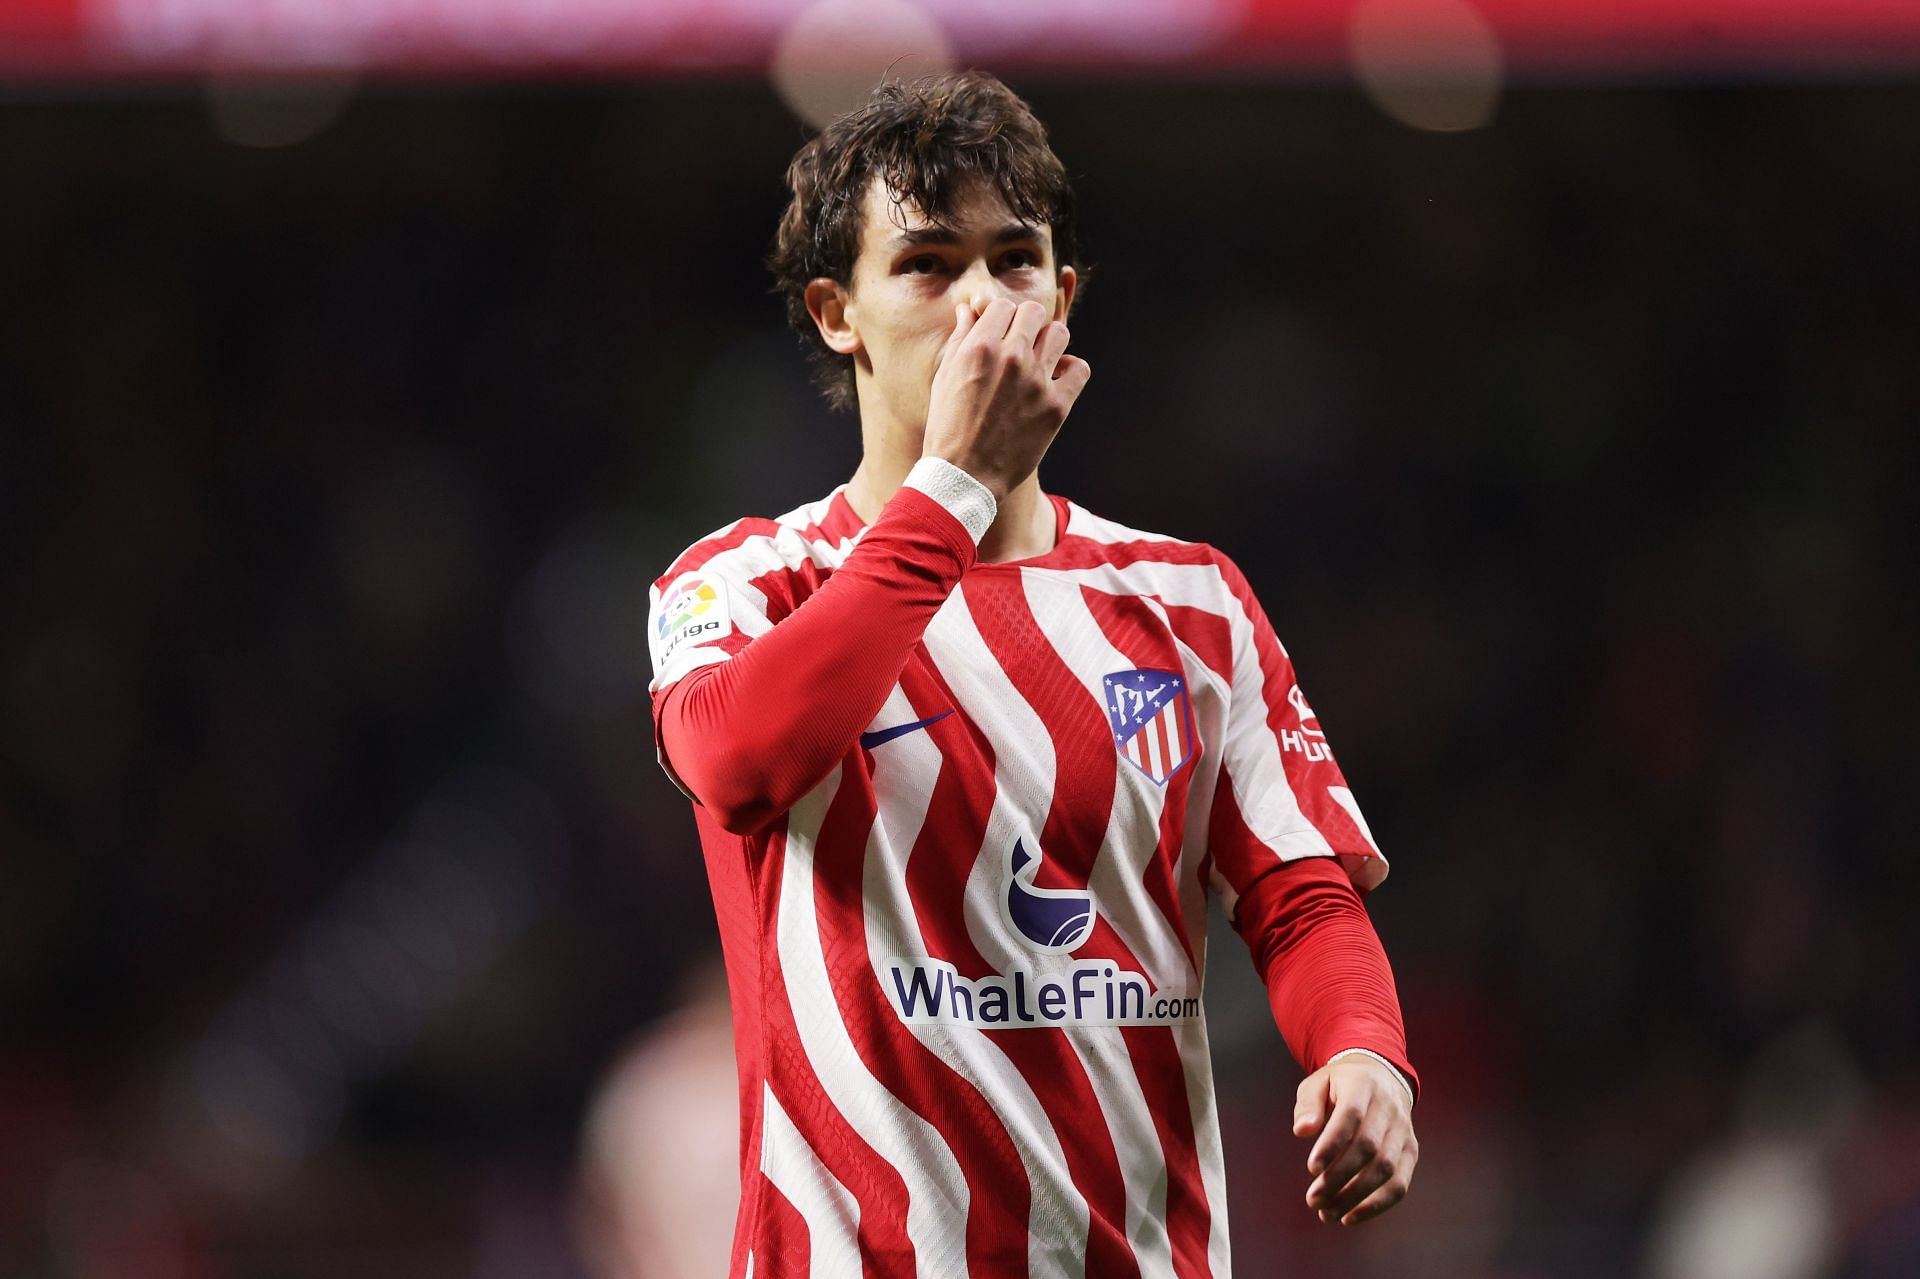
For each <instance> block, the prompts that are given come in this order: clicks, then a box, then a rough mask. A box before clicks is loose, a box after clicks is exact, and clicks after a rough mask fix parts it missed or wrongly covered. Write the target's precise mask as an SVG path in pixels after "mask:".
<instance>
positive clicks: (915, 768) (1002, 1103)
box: [862, 686, 1090, 1279]
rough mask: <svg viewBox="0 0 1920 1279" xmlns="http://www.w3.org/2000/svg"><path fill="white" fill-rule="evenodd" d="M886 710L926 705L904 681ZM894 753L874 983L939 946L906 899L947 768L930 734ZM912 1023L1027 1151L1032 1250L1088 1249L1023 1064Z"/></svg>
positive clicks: (871, 942) (873, 882)
mask: <svg viewBox="0 0 1920 1279" xmlns="http://www.w3.org/2000/svg"><path fill="white" fill-rule="evenodd" d="M886 716H887V722H888V723H892V724H906V723H911V722H912V721H913V720H915V719H918V718H919V712H918V711H916V710H915V709H914V707H913V704H912V703H911V702H909V701H908V700H907V696H906V694H905V693H903V692H901V691H900V689H899V688H898V687H897V686H896V687H895V688H894V690H893V693H892V694H891V696H889V697H888V699H887V710H886ZM887 755H888V758H887V767H888V770H889V791H890V793H893V792H894V779H895V778H897V779H898V790H897V793H898V794H899V795H900V796H901V802H900V804H899V806H898V808H897V809H896V810H895V811H896V812H897V813H898V814H899V816H900V817H901V820H900V822H899V825H898V827H897V828H896V827H895V826H893V825H891V824H889V823H888V822H886V821H885V820H882V821H879V822H875V823H874V827H873V831H872V833H871V834H870V835H869V836H868V842H867V863H866V875H865V883H864V884H863V885H862V891H863V893H864V896H865V899H866V911H867V958H868V961H869V962H870V963H871V964H872V965H873V971H874V980H875V981H883V977H882V974H883V973H884V972H885V970H886V964H887V962H888V961H889V960H891V959H894V958H897V957H899V956H902V955H926V954H930V953H931V952H930V951H928V949H927V943H926V938H925V937H924V935H923V934H922V933H921V932H920V926H919V917H918V916H917V915H916V914H915V913H914V909H913V904H912V902H911V901H910V900H908V899H907V897H906V882H907V862H908V860H909V858H910V857H911V856H912V853H913V845H914V841H915V840H917V839H918V838H919V837H920V827H921V825H922V824H923V823H924V822H925V821H926V816H927V804H928V802H929V801H930V800H931V799H932V796H933V788H934V784H935V782H936V781H937V780H938V778H939V774H940V768H941V752H940V747H939V745H938V743H937V742H936V741H935V739H934V736H933V734H931V733H909V734H907V735H906V736H905V737H901V738H898V739H896V740H895V741H892V742H889V743H888V744H887ZM892 815H893V813H889V814H888V815H887V816H892ZM896 897H897V900H896ZM880 902H887V903H888V906H887V910H888V911H890V912H891V917H888V916H887V915H886V914H883V913H882V911H881V910H880V909H879V908H878V905H877V904H878V903H880ZM896 927H897V928H898V929H899V932H898V933H897V934H896V933H895V931H894V929H895V928H896ZM906 1028H907V1030H909V1031H910V1032H912V1034H913V1036H914V1038H916V1039H918V1040H919V1041H920V1042H921V1043H922V1044H924V1045H925V1046H926V1047H927V1049H928V1050H929V1051H931V1052H932V1053H934V1055H936V1056H938V1057H939V1058H940V1060H942V1061H944V1062H945V1063H946V1064H947V1065H948V1066H950V1067H951V1068H952V1069H953V1071H954V1073H956V1074H958V1075H959V1076H960V1077H961V1078H962V1079H965V1080H966V1081H967V1082H968V1083H970V1084H972V1085H973V1086H974V1087H975V1088H976V1089H978V1090H979V1092H980V1094H981V1096H983V1097H988V1098H991V1099H992V1104H993V1108H994V1110H995V1111H997V1112H998V1113H999V1116H1000V1121H1001V1124H1002V1125H1003V1126H1004V1127H1005V1129H1006V1131H1007V1136H1008V1139H1009V1140H1010V1141H1011V1142H1012V1143H1013V1148H1014V1151H1015V1153H1017V1154H1018V1155H1019V1156H1020V1164H1021V1167H1023V1168H1024V1169H1025V1170H1026V1174H1027V1184H1028V1185H1029V1186H1030V1187H1032V1188H1033V1193H1032V1197H1031V1198H1030V1199H1029V1201H1028V1208H1027V1238H1028V1241H1029V1244H1028V1246H1029V1250H1031V1248H1032V1245H1033V1243H1034V1242H1035V1241H1040V1240H1046V1241H1050V1242H1054V1243H1058V1244H1061V1245H1066V1246H1070V1248H1071V1250H1072V1252H1074V1253H1076V1254H1078V1255H1081V1256H1084V1255H1085V1253H1086V1246H1087V1243H1086V1241H1087V1231H1088V1229H1089V1226H1090V1222H1089V1215H1088V1211H1087V1202H1086V1200H1085V1199H1084V1198H1082V1197H1081V1196H1080V1194H1079V1192H1078V1191H1077V1190H1076V1189H1075V1188H1074V1184H1073V1176H1072V1174H1071V1172H1070V1171H1069V1170H1068V1167H1067V1155H1066V1151H1064V1150H1062V1149H1061V1148H1060V1138H1059V1137H1058V1135H1057V1134H1055V1132H1054V1130H1053V1123H1052V1121H1051V1120H1049V1119H1048V1118H1047V1112H1046V1110H1045V1108H1044V1107H1042V1106H1041V1104H1040V1098H1039V1097H1038V1096H1037V1095H1036V1094H1035V1093H1034V1091H1033V1088H1032V1086H1031V1085H1030V1084H1028V1083H1027V1079H1026V1076H1025V1075H1022V1074H1021V1073H1020V1068H1019V1067H1018V1066H1016V1065H1014V1063H1013V1061H1012V1059H1011V1058H1009V1057H1008V1056H1007V1055H1006V1053H1005V1051H1004V1050H1002V1049H1001V1047H1000V1046H999V1045H998V1044H996V1043H994V1042H993V1040H991V1039H989V1038H988V1037H987V1036H985V1035H980V1034H963V1035H956V1034H953V1033H952V1032H951V1031H949V1030H948V1029H946V1028H945V1027H940V1026H926V1025H916V1024H910V1023H909V1024H907V1027H906ZM1047 1187H1052V1188H1055V1189H1056V1190H1058V1191H1059V1193H1058V1194H1057V1195H1056V1196H1053V1197H1049V1196H1048V1195H1047V1194H1045V1193H1043V1191H1044V1189H1045V1188H1047ZM1032 1273H1033V1274H1035V1275H1049V1274H1050V1273H1059V1274H1060V1275H1061V1279H1066V1276H1067V1273H1068V1272H1064V1271H1062V1272H1048V1271H1044V1270H1041V1269H1037V1268H1035V1269H1033V1270H1032ZM1077 1273H1084V1270H1083V1271H1080V1272H1077ZM982 1279H985V1277H984V1276H983V1277H982Z"/></svg>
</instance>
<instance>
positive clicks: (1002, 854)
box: [652, 489, 1387, 1279]
mask: <svg viewBox="0 0 1920 1279" xmlns="http://www.w3.org/2000/svg"><path fill="white" fill-rule="evenodd" d="M1050 500H1051V502H1052V504H1053V506H1054V509H1055V511H1056V513H1057V516H1058V521H1059V539H1058V543H1057V545H1056V546H1055V547H1054V549H1053V550H1051V551H1049V552H1048V553H1046V554H1044V555H1041V556H1038V557H1036V558H1033V559H1028V560H1023V561H1018V562H1014V563H1002V564H987V563H978V564H975V565H973V567H971V568H970V569H968V570H967V571H966V572H965V574H964V576H963V577H962V578H961V579H960V581H959V585H958V586H957V587H955V588H954V589H953V591H952V593H951V595H950V596H948V597H947V598H946V600H945V602H944V603H943V604H941V605H940V606H939V611H938V612H937V613H936V614H935V615H934V616H933V620H932V622H931V623H930V624H929V625H928V626H927V629H926V630H925V632H924V635H923V636H922V638H921V640H920V642H919V644H918V645H917V647H916V648H915V649H914V651H913V653H912V656H911V657H910V659H909V660H908V661H907V664H906V668H905V670H904V671H903V672H902V674H901V677H900V679H899V681H898V682H897V683H896V684H895V685H894V686H893V688H892V691H891V694H890V695H889V696H888V697H887V700H886V704H885V706H884V707H883V709H882V710H881V711H880V713H879V714H878V715H877V716H875V717H874V719H873V720H872V722H871V723H870V724H869V725H868V727H867V731H866V732H865V733H864V735H863V736H862V737H861V740H860V742H859V743H858V744H857V745H855V746H854V747H853V748H852V749H851V750H849V751H848V752H847V754H846V755H845V756H844V757H843V758H842V759H841V760H840V761H839V763H838V764H837V765H836V766H835V767H834V768H833V769H832V771H831V772H830V773H829V774H828V775H827V776H826V777H825V778H824V779H823V780H821V781H820V782H819V784H818V785H817V786H815V787H814V788H813V789H812V790H811V791H810V792H808V793H807V794H805V796H804V797H803V798H801V799H800V801H799V802H798V803H796V804H794V805H793V806H792V807H791V808H790V809H789V810H788V811H787V812H786V813H785V814H784V815H782V816H779V817H778V818H777V819H776V820H774V821H773V822H772V824H771V825H769V826H766V827H765V828H764V829H761V830H758V831H755V832H754V833H752V834H747V835H738V834H732V833H729V832H728V831H727V830H726V829H723V828H722V826H721V825H720V824H719V823H718V822H717V821H716V820H714V818H713V817H712V816H711V814H709V813H707V812H706V810H704V809H701V808H699V807H698V806H696V809H695V812H696V815H697V817H698V818H699V829H700V835H701V840H702V844H703V847H704V851H705V855H706V858H707V865H708V871H709V875H710V878H711V882H712V886H713V891H714V897H715V904H716V910H717V914H718V916H719V920H720V925H721V931H722V940H723V943H724V947H725V951H726V955H727V962H728V968H729V979H730V984H731V993H732V997H733V1007H734V1017H735V1024H736V1032H737V1033H736V1043H737V1045H738V1054H739V1061H738V1065H739V1071H740V1084H741V1101H742V1107H741V1115H742V1137H741V1139H742V1147H741V1160H742V1182H743V1199H742V1207H741V1216H740V1222H739V1238H738V1240H737V1243H736V1248H735V1252H734V1259H733V1271H732V1273H733V1276H734V1279H739V1277H740V1276H742V1275H747V1274H751V1275H754V1276H758V1277H759V1279H768V1277H770V1276H790V1275H812V1276H822V1277H826V1279H842V1277H843V1276H856V1275H861V1274H863V1273H864V1274H867V1275H876V1274H878V1275H913V1276H923V1277H926V1276H941V1277H947V1276H959V1275H971V1276H974V1277H975V1279H1001V1277H1003V1276H1010V1275H1032V1276H1048V1277H1053V1276H1072V1277H1074V1279H1080V1277H1081V1276H1094V1277H1095V1279H1114V1277H1116V1276H1132V1275H1141V1276H1164V1275H1176V1276H1180V1277H1181V1279H1190V1277H1197V1276H1221V1277H1223V1276H1226V1275H1227V1274H1229V1271H1230V1266H1229V1254H1228V1239H1227V1219H1226V1194H1225V1190H1224V1187H1223V1184H1222V1177H1223V1161H1222V1155H1221V1141H1220V1132H1219V1126H1218V1121H1217V1119H1216V1116H1215V1108H1214V1099H1213V1083H1212V1070H1211V1063H1210V1059H1209V1054H1208V1048H1207V1031H1206V1023H1205V1019H1204V1017H1203V1015H1202V1009H1201V1002H1200V995H1201V987H1202V981H1203V978H1204V974H1205V970H1206V939H1207V928H1206V916H1207V909H1208V905H1207V903H1208V899H1209V897H1210V896H1212V895H1218V896H1219V897H1220V898H1221V900H1222V902H1223V903H1224V905H1225V907H1226V909H1227V910H1229V911H1231V910H1232V909H1233V906H1234V903H1235V901H1236V899H1237V898H1238V896H1239V894H1240V893H1242V892H1243V891H1245V890H1246V889H1247V888H1248V887H1249V885H1251V884H1252V882H1253V881H1254V880H1255V879H1257V878H1259V877H1260V876H1261V875H1263V874H1264V873H1266V872H1267V871H1269V870H1271V869H1273V868H1274V867H1276V866H1278V865H1280V864H1281V863H1282V862H1283V861H1291V860H1293V859H1296V858H1302V857H1324V856H1332V857H1337V858H1338V859H1339V861H1340V864H1341V865H1342V866H1343V867H1344V868H1345V870H1346V871H1347V873H1348V875H1349V877H1350V878H1351V880H1352V881H1353V883H1354V884H1355V886H1356V887H1358V888H1360V889H1362V890H1368V889H1371V888H1372V887H1374V886H1375V885H1377V884H1378V883H1379V882H1380V881H1381V880H1382V879H1383V878H1384V877H1385V875H1386V870H1387V867H1386V862H1385V860H1384V859H1383V858H1382V857H1381V855H1380V852H1379V849H1378V848H1377V847H1375V845H1374V843H1373V839H1372V836H1371V835H1370V834H1369V832H1368V830H1367V827H1366V823H1365V821H1364V820H1363V819H1362V817H1361V815H1360V810H1359V808H1358V807H1357V806H1356V805H1355V802H1354V799H1353V796H1352V794H1351V793H1350V792H1349V790H1348V789H1347V786H1346V783H1345V780H1344V778H1343V777H1342V776H1341V773H1340V770H1339V768H1338V766H1337V764H1336V763H1335V762H1334V758H1333V755H1332V753H1331V751H1330V750H1329V749H1328V747H1327V742H1326V737H1325V735H1324V734H1323V733H1322V731H1321V729H1320V725H1319V723H1318V721H1317V720H1316V718H1315V717H1314V713H1313V711H1312V709H1311V708H1310V707H1309V706H1308V703H1307V701H1306V699H1305V698H1304V697H1303V696H1302V694H1301V692H1300V688H1299V685H1298V683H1297V682H1296V679H1295V676H1294V672H1293V667H1292V664H1291V663H1290V661H1289V660H1288V657H1287V654H1286V651H1285V650H1284V649H1283V648H1282V647H1281V645H1280V643H1279V641H1278V640H1277V639H1276V638H1275V636H1274V633H1273V630H1272V628H1271V626H1270V625H1269V623H1268V621H1267V618H1266V616H1265V614H1264V613H1263V612H1262V610H1261V608H1260V605H1259V604H1258V603H1257V602H1256V600H1255V599H1254V596H1253V593H1252V592H1251V590H1250V589H1249V588H1248V586H1247V583H1246V580H1245V578H1244V577H1242V575H1241V574H1240V571H1239V570H1238V568H1236V567H1235V566H1234V564H1233V563H1232V562H1231V561H1229V560H1228V559H1227V557H1226V556H1224V555H1223V554H1221V553H1220V552H1219V551H1217V550H1214V549H1213V548H1211V547H1209V546H1206V545H1202V544H1197V543H1191V542H1184V541H1179V540H1176V539H1173V538H1168V537H1162V536H1158V535H1155V534H1150V533H1142V532H1138V531H1136V530H1133V529H1129V528H1125V527H1122V526H1120V525H1118V524H1115V523H1113V522H1111V521H1108V520H1105V519H1102V518H1100V517H1099V516H1096V515H1094V514H1092V513H1091V512H1089V511H1087V510H1086V509H1084V508H1083V507H1081V506H1079V505H1077V504H1075V503H1072V502H1070V501H1067V500H1066V499H1063V498H1060V497H1057V496H1055V497H1052V498H1051V499H1050ZM863 531H864V530H863V525H862V522H861V520H860V518H859V516H858V515H857V514H856V513H855V512H854V510H853V508H852V507H851V506H850V505H849V503H848V502H847V500H846V498H845V496H844V490H843V489H836V490H835V491H834V492H833V493H832V494H830V495H829V496H827V497H826V498H824V499H822V500H820V501H817V502H814V503H812V504H810V505H807V506H804V507H801V508H799V509H798V510H795V511H793V512H791V513H789V514H787V515H784V516H781V517H780V518H779V519H775V520H765V519H748V520H742V521H739V522H737V523H735V524H733V525H730V526H728V527H727V528H724V529H722V530H720V531H718V532H716V533H715V534H713V535H711V536H710V537H708V538H705V539H703V540H702V541H700V542H699V543H697V544H696V545H695V546H693V547H692V548H691V549H690V550H688V551H687V552H686V553H685V554H683V555H682V556H681V557H680V559H679V560H677V561H676V562H675V563H674V565H673V566H672V568H671V569H670V570H669V572H668V573H667V574H666V575H664V576H663V577H661V578H660V579H659V580H658V581H657V582H656V583H655V585H654V589H653V610H654V618H653V619H652V620H653V621H654V623H655V631H656V635H657V637H658V638H657V639H656V643H655V649H654V660H655V679H654V682H653V685H652V691H653V694H654V701H655V706H656V711H657V708H658V707H659V706H660V705H661V703H662V701H663V700H664V697H665V694H666V691H667V690H668V689H669V688H671V687H672V686H673V685H674V684H675V683H677V682H678V681H680V680H681V679H683V678H684V677H686V676H687V675H688V674H689V673H690V672H693V671H695V670H698V669H700V668H702V667H704V666H708V665H711V664H714V663H719V662H724V661H726V660H728V659H729V658H730V657H732V656H734V655H736V654H738V653H740V652H742V651H743V650H744V649H745V648H746V647H747V646H748V645H750V644H751V643H753V641H754V640H755V639H756V638H758V637H759V636H761V635H764V634H766V633H768V632H769V631H771V630H772V629H773V628H774V627H776V626H778V625H779V624H780V622H781V620H782V618H784V617H786V616H788V615H790V614H791V613H792V612H793V610H794V609H796V608H798V607H799V605H800V604H801V603H802V602H804V601H805V600H806V599H807V598H808V597H809V596H810V595H811V594H812V593H813V592H814V591H816V590H818V589H819V588H820V586H821V584H822V583H823V582H825V581H827V580H828V579H829V578H830V577H831V575H832V574H833V573H834V572H835V570H836V569H837V568H838V567H839V566H840V565H841V564H843V563H844V562H845V560H846V558H847V556H848V555H849V553H850V552H851V551H852V550H853V548H854V547H855V546H856V545H857V544H858V542H859V539H860V538H861V536H862V533H863ZM853 624H857V619H853ZM662 641H665V642H662ZM818 691H819V690H806V692H808V693H809V695H812V694H815V693H817V692H818ZM799 693H800V690H796V695H799ZM668 762H670V761H668Z"/></svg>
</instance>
